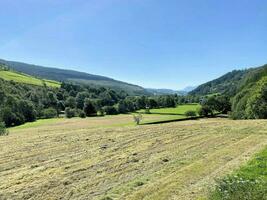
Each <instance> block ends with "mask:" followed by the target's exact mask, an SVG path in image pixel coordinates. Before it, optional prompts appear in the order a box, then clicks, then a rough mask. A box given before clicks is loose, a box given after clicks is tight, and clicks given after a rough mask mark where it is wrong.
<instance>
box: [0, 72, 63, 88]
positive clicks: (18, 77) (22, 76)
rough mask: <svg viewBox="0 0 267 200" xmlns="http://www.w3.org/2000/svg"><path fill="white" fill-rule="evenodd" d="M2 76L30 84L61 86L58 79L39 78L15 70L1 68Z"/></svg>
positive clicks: (0, 74)
mask: <svg viewBox="0 0 267 200" xmlns="http://www.w3.org/2000/svg"><path fill="white" fill-rule="evenodd" d="M0 77H1V78H2V79H4V80H7V81H11V80H12V81H14V82H18V83H25V84H30V85H37V86H43V85H44V83H45V84H46V85H47V86H48V87H57V88H58V87H60V83H59V82H57V81H52V80H46V79H38V78H35V77H33V76H30V75H27V74H22V73H18V72H14V71H5V70H1V69H0Z"/></svg>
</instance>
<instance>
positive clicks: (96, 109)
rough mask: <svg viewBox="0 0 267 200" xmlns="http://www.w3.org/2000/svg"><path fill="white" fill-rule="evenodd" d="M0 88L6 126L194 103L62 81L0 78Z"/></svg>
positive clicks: (1, 118) (0, 115)
mask: <svg viewBox="0 0 267 200" xmlns="http://www.w3.org/2000/svg"><path fill="white" fill-rule="evenodd" d="M0 88H1V90H0V122H4V123H5V125H6V126H7V127H11V126H16V125H20V124H23V123H25V122H33V121H35V120H36V119H47V118H54V117H59V116H60V115H65V116H66V117H67V118H71V117H82V118H84V117H90V116H97V115H105V114H107V115H115V114H121V113H129V112H134V111H136V110H139V109H145V108H147V107H149V108H161V107H175V106H176V105H177V104H184V103H193V102H195V101H196V100H198V99H196V98H195V97H191V96H187V97H185V96H178V95H164V96H129V95H128V94H127V93H126V92H124V91H120V92H117V91H114V90H112V89H108V88H104V87H100V88H96V87H92V86H88V85H79V84H72V83H64V82H63V83H62V84H61V87H60V88H50V87H47V86H44V87H41V86H33V85H27V84H22V83H16V82H13V81H5V80H2V79H0Z"/></svg>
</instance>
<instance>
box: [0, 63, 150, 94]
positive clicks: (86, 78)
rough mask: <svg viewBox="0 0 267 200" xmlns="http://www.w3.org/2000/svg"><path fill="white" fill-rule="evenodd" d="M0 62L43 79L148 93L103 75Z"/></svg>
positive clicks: (135, 86)
mask: <svg viewBox="0 0 267 200" xmlns="http://www.w3.org/2000/svg"><path fill="white" fill-rule="evenodd" d="M0 63H2V64H5V65H7V66H9V67H10V68H11V69H13V70H15V71H18V72H22V73H25V74H29V75H31V76H35V77H40V78H43V79H51V80H55V81H61V82H62V81H65V82H74V83H79V84H92V85H95V86H99V87H101V86H102V87H109V88H111V89H114V90H124V91H126V92H127V93H129V94H130V95H145V94H148V92H147V91H146V90H145V89H144V88H143V87H141V86H138V85H134V84H130V83H125V82H122V81H118V80H115V79H112V78H108V77H105V76H100V75H93V74H89V73H85V72H78V71H75V70H66V69H58V68H50V67H44V66H39V65H33V64H27V63H23V62H16V61H7V60H3V59H0Z"/></svg>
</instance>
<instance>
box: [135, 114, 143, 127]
mask: <svg viewBox="0 0 267 200" xmlns="http://www.w3.org/2000/svg"><path fill="white" fill-rule="evenodd" d="M133 118H134V122H135V123H136V125H139V124H140V122H141V120H142V119H143V116H142V115H141V114H139V115H133Z"/></svg>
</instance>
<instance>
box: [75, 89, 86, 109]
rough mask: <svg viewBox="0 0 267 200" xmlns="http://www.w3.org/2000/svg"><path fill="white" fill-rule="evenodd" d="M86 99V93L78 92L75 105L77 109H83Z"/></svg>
mask: <svg viewBox="0 0 267 200" xmlns="http://www.w3.org/2000/svg"><path fill="white" fill-rule="evenodd" d="M86 98H88V93H87V92H79V93H78V94H77V96H76V105H77V108H78V109H83V106H84V100H85V99H86Z"/></svg>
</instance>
